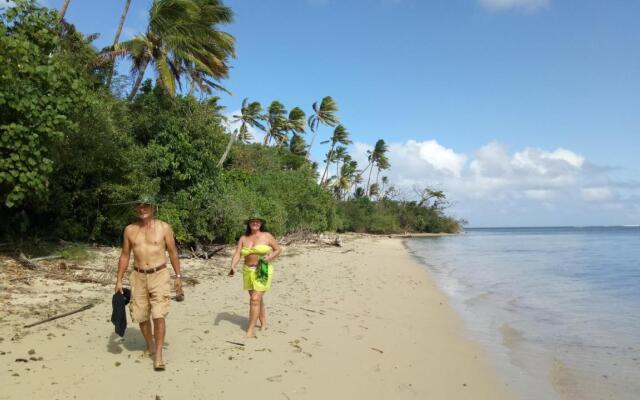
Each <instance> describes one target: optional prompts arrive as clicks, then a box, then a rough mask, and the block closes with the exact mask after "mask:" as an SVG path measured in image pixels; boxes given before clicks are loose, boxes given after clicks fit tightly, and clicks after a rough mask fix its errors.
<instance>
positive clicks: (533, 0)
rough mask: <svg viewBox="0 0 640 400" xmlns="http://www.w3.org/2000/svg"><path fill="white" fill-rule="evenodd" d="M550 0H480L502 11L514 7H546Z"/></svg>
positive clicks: (491, 7)
mask: <svg viewBox="0 0 640 400" xmlns="http://www.w3.org/2000/svg"><path fill="white" fill-rule="evenodd" d="M549 2H550V0H480V4H481V5H482V6H483V7H484V8H486V9H489V10H494V11H500V10H508V9H512V8H523V9H526V10H535V9H538V8H540V7H545V6H547V5H548V4H549Z"/></svg>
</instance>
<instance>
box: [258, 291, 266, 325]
mask: <svg viewBox="0 0 640 400" xmlns="http://www.w3.org/2000/svg"><path fill="white" fill-rule="evenodd" d="M258 319H259V320H260V330H261V331H266V330H267V313H266V312H265V310H264V293H263V294H262V298H261V299H260V315H258Z"/></svg>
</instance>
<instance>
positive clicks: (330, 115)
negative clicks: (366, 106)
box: [307, 96, 340, 149]
mask: <svg viewBox="0 0 640 400" xmlns="http://www.w3.org/2000/svg"><path fill="white" fill-rule="evenodd" d="M312 107H313V115H311V116H310V117H309V120H308V121H307V123H308V124H309V128H310V129H311V132H313V136H312V137H311V143H310V144H309V149H311V146H313V142H314V141H315V140H316V134H317V131H318V126H319V125H320V124H323V125H327V126H331V127H333V126H336V125H338V124H339V123H340V121H339V120H338V117H337V116H336V115H335V114H336V112H338V105H337V104H336V102H335V101H333V99H332V98H331V96H326V97H324V98H323V99H322V100H321V101H320V104H318V102H317V101H316V102H315V103H313V106H312Z"/></svg>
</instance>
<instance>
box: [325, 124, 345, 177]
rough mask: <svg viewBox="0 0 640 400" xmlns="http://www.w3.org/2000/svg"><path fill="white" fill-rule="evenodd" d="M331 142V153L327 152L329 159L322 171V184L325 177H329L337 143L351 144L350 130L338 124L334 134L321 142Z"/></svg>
mask: <svg viewBox="0 0 640 400" xmlns="http://www.w3.org/2000/svg"><path fill="white" fill-rule="evenodd" d="M329 142H331V149H329V153H327V159H326V160H325V164H326V165H325V168H324V172H323V173H322V178H320V183H321V184H324V183H325V178H326V177H327V172H328V171H329V163H331V162H332V161H333V150H334V148H335V147H336V144H338V143H340V144H344V145H348V144H351V140H350V139H349V132H347V129H346V128H345V127H344V126H342V125H338V126H337V127H336V129H334V130H333V135H331V138H330V139H329V140H325V141H324V142H320V143H323V144H324V143H329Z"/></svg>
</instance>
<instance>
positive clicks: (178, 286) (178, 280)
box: [176, 278, 182, 294]
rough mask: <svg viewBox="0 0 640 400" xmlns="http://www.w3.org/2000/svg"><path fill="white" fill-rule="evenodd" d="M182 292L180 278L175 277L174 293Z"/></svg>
mask: <svg viewBox="0 0 640 400" xmlns="http://www.w3.org/2000/svg"><path fill="white" fill-rule="evenodd" d="M180 293H182V279H180V278H176V294H180Z"/></svg>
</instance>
